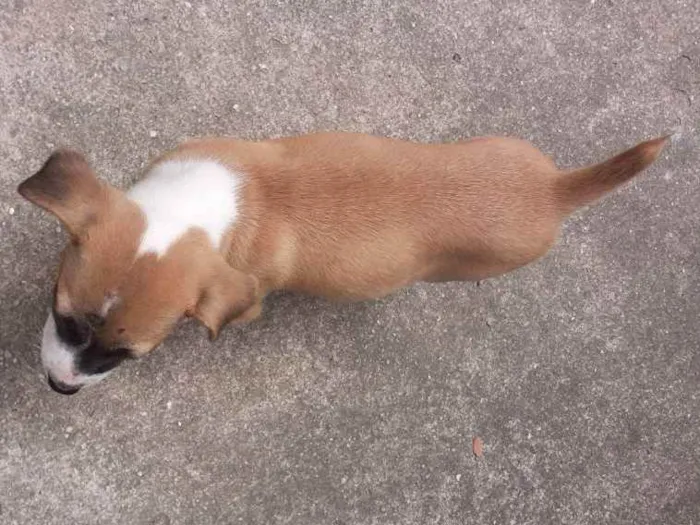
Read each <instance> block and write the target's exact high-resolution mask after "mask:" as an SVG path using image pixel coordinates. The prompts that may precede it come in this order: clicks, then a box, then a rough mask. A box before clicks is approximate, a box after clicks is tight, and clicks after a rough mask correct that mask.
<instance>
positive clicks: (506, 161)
mask: <svg viewBox="0 0 700 525" xmlns="http://www.w3.org/2000/svg"><path fill="white" fill-rule="evenodd" d="M664 142H665V139H656V140H654V141H649V142H645V143H642V144H639V145H638V146H636V147H635V148H633V149H631V150H629V151H627V152H624V153H622V154H620V155H618V156H616V157H614V158H613V159H610V160H608V161H605V162H603V163H601V164H598V165H595V166H591V167H588V168H583V169H579V170H574V171H571V172H562V171H560V170H559V169H557V167H556V166H555V165H554V163H553V162H552V161H551V160H550V159H549V158H548V157H547V156H545V155H544V154H542V153H541V152H540V151H538V150H537V149H536V148H534V147H533V146H532V145H530V144H528V143H527V142H524V141H522V140H516V139H510V138H492V137H481V138H477V139H470V140H467V141H462V142H459V143H454V144H435V145H427V144H416V143H411V142H405V141H399V140H393V139H388V138H379V137H372V136H367V135H359V134H347V133H322V134H315V135H307V136H303V137H295V138H285V139H278V140H270V141H264V142H247V141H240V140H233V139H205V140H198V141H191V142H188V143H186V144H183V145H181V146H180V147H178V148H177V149H175V150H174V151H172V152H169V153H167V154H165V155H163V156H162V157H160V158H159V159H157V160H156V161H155V162H156V163H157V162H161V161H163V160H170V159H178V160H184V159H193V160H196V159H209V160H216V161H218V162H220V163H222V164H224V165H226V166H228V167H229V168H230V169H231V170H233V171H235V172H237V173H239V174H242V175H243V178H244V182H243V185H242V190H241V191H242V196H241V198H240V199H239V201H240V210H239V213H238V218H237V220H236V222H235V224H234V225H233V227H232V228H231V230H230V231H229V232H228V234H227V236H226V242H225V250H224V253H218V252H215V251H214V250H212V249H211V248H210V247H209V245H208V244H207V242H206V239H205V238H204V235H203V234H202V232H195V231H192V232H190V233H189V234H187V235H186V236H185V237H183V238H182V239H180V241H178V242H177V243H176V245H175V246H173V247H172V248H171V249H170V250H169V252H168V253H167V254H166V255H165V256H163V257H161V258H160V259H158V258H156V257H155V256H144V257H141V258H139V259H137V260H136V262H135V263H133V261H134V255H135V252H136V249H137V245H138V239H139V237H140V234H141V232H142V231H143V228H144V225H143V217H142V216H141V215H140V212H139V210H138V209H137V208H136V207H135V205H134V204H133V203H131V202H130V201H128V200H127V199H125V198H124V197H123V195H122V194H121V193H120V192H118V191H117V190H115V189H113V188H109V189H108V190H105V191H104V192H103V191H102V190H101V191H100V192H99V194H100V195H101V196H100V197H99V198H93V200H92V201H91V203H89V205H87V206H85V205H84V203H85V195H95V192H94V188H95V187H96V186H95V185H94V181H93V180H92V179H91V178H90V177H85V176H81V177H75V176H66V178H65V181H64V182H66V183H67V185H68V187H69V188H72V190H71V191H64V194H65V195H64V196H63V198H59V199H58V200H57V199H56V198H53V200H52V198H51V196H50V195H49V196H48V197H47V196H46V195H44V194H43V193H42V189H43V188H44V187H49V189H50V188H51V187H52V184H48V185H47V183H46V180H47V179H48V178H49V177H48V176H47V174H46V173H44V174H43V175H42V174H41V172H40V173H38V174H37V175H35V176H34V177H32V178H31V179H29V180H28V181H26V182H25V183H23V186H24V189H22V188H20V191H21V192H22V194H23V195H25V197H27V198H29V199H30V200H32V202H35V203H37V204H39V205H41V206H43V207H44V208H46V209H48V210H49V211H52V212H54V213H56V214H57V215H59V217H61V219H62V220H63V221H64V223H66V226H67V227H68V229H69V230H73V229H79V228H78V227H77V226H76V225H77V224H81V225H84V223H85V222H86V221H85V220H84V218H85V217H86V216H88V217H90V221H88V222H89V227H83V226H81V228H83V230H81V231H83V233H84V234H83V235H82V237H81V239H80V240H78V241H77V242H75V243H74V244H73V245H71V246H69V247H67V249H66V251H65V253H64V258H63V263H62V270H61V275H60V277H59V281H58V286H57V290H58V292H57V304H58V303H59V302H60V300H61V299H60V298H63V302H62V304H63V308H69V309H71V310H72V311H73V314H76V315H81V314H85V313H86V312H90V311H94V310H95V309H97V308H99V304H100V301H102V298H103V297H104V295H105V294H106V293H109V292H110V291H111V290H118V291H119V296H120V304H119V305H118V307H116V308H115V310H114V312H113V313H111V314H110V315H109V316H108V318H107V320H106V323H105V325H104V327H103V328H101V331H100V333H99V337H100V338H101V339H102V340H104V341H106V342H107V344H109V345H113V346H117V345H129V346H130V347H131V348H133V349H134V350H135V351H136V353H138V354H142V353H144V352H146V351H148V350H150V349H151V348H152V347H153V346H155V345H157V344H158V343H159V342H160V341H162V339H163V338H164V337H165V336H166V335H167V333H168V332H169V331H170V329H171V328H172V326H173V325H174V323H175V321H176V320H177V319H178V318H180V317H181V316H182V315H190V316H193V317H196V318H198V319H199V320H200V321H201V322H202V323H203V324H205V325H206V326H207V328H208V329H209V331H210V334H211V335H212V337H215V336H216V334H217V333H218V331H219V329H220V327H221V326H222V325H223V324H225V323H226V322H228V321H229V320H231V319H232V318H235V319H236V320H239V321H240V320H250V319H253V318H255V317H256V316H257V315H258V314H259V313H260V301H261V300H262V298H263V297H264V296H265V295H266V294H267V293H268V292H270V291H272V290H280V289H283V290H291V291H296V292H303V293H308V294H314V295H321V296H324V297H329V298H333V299H341V300H361V299H370V298H377V297H382V296H384V295H387V294H389V293H391V292H393V291H395V290H396V289H398V288H400V287H403V286H407V285H410V284H411V283H413V282H416V281H421V280H423V281H450V280H475V279H483V278H486V277H493V276H497V275H500V274H503V273H505V272H508V271H511V270H514V269H516V268H519V267H521V266H524V265H526V264H528V263H530V262H532V261H535V260H536V259H538V258H540V257H541V256H543V255H544V254H545V253H547V251H548V250H549V248H550V247H551V246H552V245H553V243H554V242H555V240H556V238H557V235H558V232H559V227H560V224H561V222H562V220H564V219H565V217H566V216H567V215H568V214H570V213H571V212H572V211H574V210H575V209H576V208H578V207H580V206H583V205H586V204H589V203H591V202H593V201H594V200H595V199H597V198H599V197H601V196H602V195H603V194H604V193H606V192H608V191H610V190H612V189H613V188H614V187H615V186H617V185H619V184H621V183H623V182H625V181H626V180H628V179H629V178H631V177H632V176H634V175H635V174H636V173H638V172H640V171H641V170H643V169H644V168H646V167H647V166H648V165H649V164H651V163H652V162H653V161H654V160H655V159H656V157H657V156H658V154H659V152H660V151H661V149H662V147H663V144H664ZM71 159H72V161H75V159H74V158H72V157H71ZM85 165H86V164H85ZM80 166H81V173H82V174H84V173H85V169H84V166H82V164H80ZM54 171H55V170H54ZM59 171H60V170H59ZM68 171H70V170H68ZM52 176H54V177H55V173H54V175H52ZM32 180H33V182H30V181H32ZM53 187H56V185H55V184H53ZM61 187H63V186H61ZM27 188H31V190H32V191H28V190H27ZM86 188H87V189H86ZM90 188H93V190H90ZM88 190H89V191H88ZM90 192H92V193H90ZM48 193H51V192H48ZM54 193H55V192H54ZM70 195H73V196H75V195H77V196H78V197H70ZM105 195H106V196H105ZM71 198H73V199H75V198H78V199H79V200H78V201H75V202H80V203H81V208H80V209H81V210H82V211H81V214H80V217H77V218H76V217H74V216H73V215H71V213H66V212H65V210H66V209H70V208H71V206H70V202H71ZM88 200H89V199H88ZM59 201H60V202H59ZM66 217H67V218H66ZM66 305H67V306H66Z"/></svg>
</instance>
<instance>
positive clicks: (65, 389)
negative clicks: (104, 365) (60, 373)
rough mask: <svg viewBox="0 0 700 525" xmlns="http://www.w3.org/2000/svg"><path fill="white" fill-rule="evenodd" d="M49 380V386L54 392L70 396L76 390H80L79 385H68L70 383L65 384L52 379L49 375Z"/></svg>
mask: <svg viewBox="0 0 700 525" xmlns="http://www.w3.org/2000/svg"><path fill="white" fill-rule="evenodd" d="M48 380H49V386H50V387H51V389H52V390H53V391H54V392H58V393H59V394H64V395H66V396H72V395H73V394H75V393H76V392H77V391H78V390H80V387H79V386H70V385H65V384H63V383H61V382H59V381H54V380H53V378H52V377H51V376H49V377H48Z"/></svg>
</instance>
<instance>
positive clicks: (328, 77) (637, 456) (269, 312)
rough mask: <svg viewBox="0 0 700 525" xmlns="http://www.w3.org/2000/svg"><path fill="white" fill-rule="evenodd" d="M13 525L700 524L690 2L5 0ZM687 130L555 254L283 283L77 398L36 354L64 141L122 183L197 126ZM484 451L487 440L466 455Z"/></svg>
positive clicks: (0, 126)
mask: <svg viewBox="0 0 700 525" xmlns="http://www.w3.org/2000/svg"><path fill="white" fill-rule="evenodd" d="M0 38H1V39H2V41H1V46H0V90H1V91H0V115H2V117H1V118H0V222H1V227H0V232H1V236H2V237H1V238H2V251H1V255H0V257H1V259H0V261H1V266H0V297H2V300H1V301H0V326H1V328H0V330H1V331H0V337H1V343H0V344H1V346H2V349H1V352H0V374H1V375H0V379H1V381H0V391H1V392H2V394H1V400H0V446H1V447H2V448H1V449H0V521H1V522H2V523H3V524H8V525H9V524H39V523H60V524H65V523H70V524H112V523H124V524H152V525H154V524H161V525H162V524H196V525H205V524H228V523H246V524H277V523H280V524H281V523H286V524H304V525H307V524H310V525H313V524H335V525H340V524H346V525H350V524H464V523H469V524H545V523H562V524H600V523H614V524H622V523H630V524H638V525H639V524H647V523H659V524H662V523H663V524H698V523H700V459H699V457H698V455H699V453H700V420H699V419H700V392H699V385H700V349H699V347H700V344H699V343H700V336H699V335H698V316H699V315H700V289H699V286H698V285H699V274H698V270H699V268H698V266H699V264H700V263H699V262H698V254H699V251H700V234H699V233H698V231H699V230H700V211H699V209H700V206H699V204H700V174H699V173H700V172H699V170H698V165H700V155H699V153H698V151H699V149H698V147H699V146H700V137H699V133H698V124H699V123H700V98H699V97H700V9H698V6H697V2H695V1H694V0H656V1H654V2H651V1H649V2H644V1H637V0H597V1H589V0H586V1H583V0H579V1H573V0H571V1H562V0H538V1H536V2H534V1H533V2H509V1H506V0H475V1H472V2H465V1H462V0H409V1H404V2H380V1H378V0H357V1H343V0H324V1H322V0H318V1H312V0H300V1H296V2H282V1H279V0H278V1H265V0H246V1H240V2H229V1H225V0H217V1H209V2H197V1H196V0H190V1H189V2H182V1H165V0H158V1H131V0H118V1H114V2H83V1H79V0H54V1H52V2H47V1H41V0H5V1H4V2H2V3H0ZM321 129H342V130H357V131H367V132H374V133H378V134H384V135H391V136H396V137H405V138H413V139H420V140H426V141H437V140H453V139H457V138H462V137H468V136H474V135H480V134H509V135H517V136H521V137H525V138H527V139H530V140H532V141H533V142H534V143H535V144H536V145H538V146H539V147H541V148H542V149H543V150H544V151H545V152H547V153H549V154H551V155H552V156H553V157H554V159H555V160H556V161H557V162H558V163H560V164H561V165H562V166H578V165H582V164H586V163H589V162H592V161H594V160H600V159H602V158H604V157H605V156H607V155H609V154H611V153H613V152H614V151H617V150H620V149H622V148H625V147H628V146H631V145H633V144H634V143H636V142H637V141H639V140H641V139H644V138H651V137H653V136H657V135H660V134H663V133H666V132H670V131H673V132H675V133H676V135H675V137H674V139H673V143H672V144H671V146H670V147H669V148H668V149H667V150H666V151H665V153H664V154H663V156H662V158H661V159H660V160H659V162H658V164H656V165H655V166H654V167H653V168H652V169H650V170H649V171H648V172H647V173H646V174H644V175H643V176H642V177H640V178H638V179H636V180H635V181H634V182H633V183H632V184H630V185H629V186H626V187H625V188H624V189H622V190H621V191H618V192H617V193H615V194H614V195H613V196H611V197H610V198H608V199H607V200H605V201H604V202H603V203H602V204H600V205H598V206H595V207H594V208H591V209H589V210H587V211H584V212H581V213H578V214H577V215H576V216H575V217H574V218H572V219H571V220H570V221H569V222H567V224H566V226H565V228H564V231H563V236H562V239H561V241H560V242H559V244H558V245H557V247H556V248H555V249H554V250H553V251H552V252H551V254H550V255H549V256H548V257H546V258H545V259H544V260H542V261H541V262H539V263H537V264H535V265H533V266H531V267H529V268H526V269H523V270H521V271H518V272H515V273H513V274H511V275H509V276H507V277H504V278H500V279H494V280H490V281H486V282H484V283H482V285H481V286H479V287H477V286H475V285H474V284H453V285H452V284H451V285H419V286H416V287H413V288H411V289H409V290H405V291H403V292H401V293H398V294H396V295H395V296H393V297H391V298H389V299H387V300H384V301H378V302H370V303H363V304H357V305H350V306H348V305H344V306H343V305H335V304H329V303H327V302H324V301H319V300H314V299H310V298H304V297H298V296H291V295H279V296H276V297H272V298H270V299H269V301H268V302H267V307H266V312H265V315H264V318H263V319H262V320H260V321H259V322H256V323H254V324H252V325H250V326H248V327H245V328H243V329H229V330H227V331H226V332H225V333H224V335H223V337H222V338H221V339H220V340H219V341H218V342H216V343H214V344H210V343H209V342H208V341H207V339H206V337H205V336H204V332H203V330H202V329H200V328H198V327H196V326H194V325H189V324H187V325H184V326H183V327H181V328H180V329H178V331H177V333H176V334H174V335H173V337H171V338H170V339H169V340H168V341H167V343H166V344H165V345H164V346H163V347H162V348H161V349H159V350H158V351H156V352H155V353H154V354H153V355H151V356H150V357H148V358H147V359H145V360H143V361H141V362H138V363H133V364H129V365H127V366H125V367H123V368H122V369H120V370H119V372H118V373H117V374H115V375H114V376H113V377H111V378H110V379H109V380H107V381H105V382H104V383H102V384H100V385H99V386H97V387H95V388H92V389H86V390H84V391H83V392H81V393H79V394H78V395H76V396H73V397H70V398H67V397H62V396H59V395H58V394H55V393H53V392H51V391H50V390H49V388H48V386H47V385H46V383H45V381H44V380H43V378H42V374H41V369H40V362H39V354H38V341H39V331H40V328H41V326H42V324H43V321H44V318H45V315H46V313H47V308H48V302H49V297H50V289H51V286H52V279H53V275H54V271H55V265H56V261H57V256H58V252H59V249H60V247H61V245H62V243H63V242H64V241H65V237H64V235H63V234H62V233H60V232H59V231H57V223H56V221H54V220H53V219H51V218H50V217H48V216H47V215H46V214H44V213H42V212H41V211H39V210H37V209H35V208H33V207H32V206H30V205H29V204H28V203H26V202H23V201H22V200H21V199H20V197H19V196H18V195H17V193H16V190H15V188H16V185H17V184H18V183H19V182H20V181H21V180H22V179H23V178H25V177H27V176H28V175H30V174H31V173H32V172H33V170H36V169H37V168H38V167H39V165H40V164H41V163H42V162H43V161H44V160H45V158H46V157H47V156H48V154H49V152H50V151H51V150H52V149H53V148H54V147H56V146H58V145H70V146H73V147H76V148H80V149H82V150H83V151H85V152H86V153H87V154H88V155H89V157H90V158H91V160H92V161H93V163H94V165H95V166H96V168H97V170H98V171H99V173H100V174H101V175H102V176H104V177H106V178H107V179H109V180H110V181H112V182H113V183H115V184H118V185H122V186H123V185H126V184H128V183H129V182H130V181H132V180H134V179H135V178H136V177H137V176H138V174H139V170H140V169H141V168H142V167H143V166H144V165H145V163H146V162H147V160H148V159H149V157H151V155H153V154H155V153H157V152H159V151H162V150H163V149H165V148H168V147H170V146H172V145H174V144H175V143H176V142H177V141H178V140H180V139H181V138H183V137H186V136H196V135H203V134H224V133H225V134H231V135H237V136H241V137H268V136H279V135H285V134H295V133H300V132H307V131H312V130H321ZM474 436H479V437H481V438H482V439H483V441H484V454H483V456H482V457H481V458H475V457H474V455H473V454H472V438H473V437H474Z"/></svg>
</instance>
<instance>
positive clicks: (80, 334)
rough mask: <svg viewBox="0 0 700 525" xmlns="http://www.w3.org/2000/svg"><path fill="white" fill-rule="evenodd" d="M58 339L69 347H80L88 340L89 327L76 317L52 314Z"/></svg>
mask: <svg viewBox="0 0 700 525" xmlns="http://www.w3.org/2000/svg"><path fill="white" fill-rule="evenodd" d="M54 319H55V321H56V332H57V333H58V337H59V338H60V339H61V340H63V341H64V342H66V343H67V344H69V345H70V346H82V345H84V344H86V343H88V342H89V340H90V333H91V331H92V330H91V329H90V325H89V324H88V323H87V322H86V321H84V320H82V319H79V318H77V317H73V316H70V315H61V314H58V313H56V312H54Z"/></svg>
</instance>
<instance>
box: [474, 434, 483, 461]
mask: <svg viewBox="0 0 700 525" xmlns="http://www.w3.org/2000/svg"><path fill="white" fill-rule="evenodd" d="M472 452H474V455H475V456H476V457H477V458H480V457H481V456H482V455H483V454H484V442H483V441H482V440H481V438H479V437H475V438H474V439H472Z"/></svg>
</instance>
